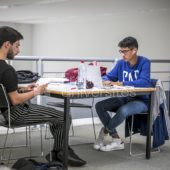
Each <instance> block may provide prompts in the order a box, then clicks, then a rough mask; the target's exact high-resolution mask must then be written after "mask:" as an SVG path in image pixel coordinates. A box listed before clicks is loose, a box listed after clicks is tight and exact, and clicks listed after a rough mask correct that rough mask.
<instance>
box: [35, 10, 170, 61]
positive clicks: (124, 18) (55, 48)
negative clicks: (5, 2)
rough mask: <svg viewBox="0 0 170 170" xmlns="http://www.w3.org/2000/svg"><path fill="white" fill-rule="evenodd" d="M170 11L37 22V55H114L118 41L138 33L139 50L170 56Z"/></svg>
mask: <svg viewBox="0 0 170 170" xmlns="http://www.w3.org/2000/svg"><path fill="white" fill-rule="evenodd" d="M169 18H170V11H167V10H154V11H152V10H150V11H143V12H140V13H138V12H137V11H135V12H130V13H129V12H128V13H126V12H125V13H119V14H115V15H114V16H112V15H108V16H107V15H106V16H102V17H101V16H100V17H94V18H82V19H81V18H79V20H78V19H77V20H76V19H74V18H73V19H72V21H70V22H69V21H68V22H58V23H57V21H56V23H51V24H50V23H47V24H37V25H34V29H33V55H40V56H58V57H70V56H71V57H74V58H75V57H80V58H81V57H86V58H92V57H94V58H113V56H118V55H119V54H118V48H117V44H118V42H119V41H120V40H121V39H122V38H124V37H125V36H129V35H130V36H135V37H136V38H137V39H138V41H139V46H140V50H139V52H140V53H141V54H143V55H146V56H149V57H150V58H151V59H170V56H169V44H170V22H169Z"/></svg>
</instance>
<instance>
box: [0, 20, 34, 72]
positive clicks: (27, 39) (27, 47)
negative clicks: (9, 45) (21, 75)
mask: <svg viewBox="0 0 170 170" xmlns="http://www.w3.org/2000/svg"><path fill="white" fill-rule="evenodd" d="M0 26H10V27H13V28H15V29H17V30H18V31H19V32H21V34H22V35H23V37H24V40H21V41H20V42H21V47H20V49H21V50H20V54H19V55H27V56H32V54H33V53H32V49H33V39H32V35H33V25H32V24H17V23H9V22H0ZM13 65H14V67H15V68H16V69H17V70H22V69H32V67H33V65H32V62H28V61H24V62H23V61H22V62H18V61H13Z"/></svg>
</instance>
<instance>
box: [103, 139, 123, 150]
mask: <svg viewBox="0 0 170 170" xmlns="http://www.w3.org/2000/svg"><path fill="white" fill-rule="evenodd" d="M121 149H124V142H122V140H121V139H115V138H114V139H113V141H112V142H111V143H109V144H107V145H105V146H101V147H100V150H101V151H103V152H109V151H113V150H121Z"/></svg>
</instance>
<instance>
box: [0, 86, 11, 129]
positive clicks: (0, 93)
mask: <svg viewBox="0 0 170 170" xmlns="http://www.w3.org/2000/svg"><path fill="white" fill-rule="evenodd" d="M0 109H7V110H8V124H9V127H10V102H9V100H8V95H7V92H6V89H5V87H4V86H3V84H0ZM0 114H2V113H1V111H0ZM3 118H4V117H3V116H2V115H1V117H0V119H1V120H0V122H1V123H2V124H3V122H4V123H5V122H6V121H5V119H3Z"/></svg>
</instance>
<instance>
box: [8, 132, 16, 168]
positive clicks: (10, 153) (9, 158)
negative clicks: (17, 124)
mask: <svg viewBox="0 0 170 170" xmlns="http://www.w3.org/2000/svg"><path fill="white" fill-rule="evenodd" d="M14 134H15V129H13V133H12V139H13V140H12V144H11V147H10V152H9V157H8V162H7V165H9V162H10V160H11V155H12V149H13V146H14Z"/></svg>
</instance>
